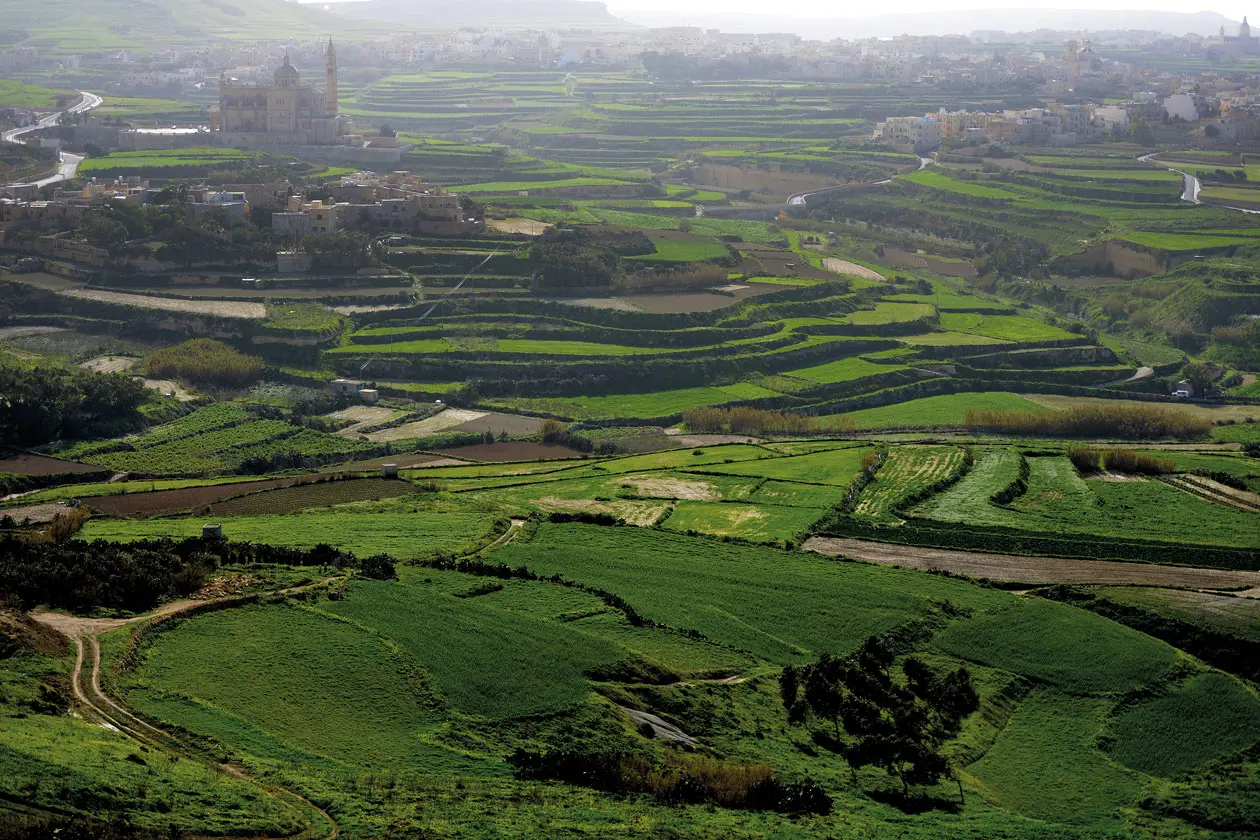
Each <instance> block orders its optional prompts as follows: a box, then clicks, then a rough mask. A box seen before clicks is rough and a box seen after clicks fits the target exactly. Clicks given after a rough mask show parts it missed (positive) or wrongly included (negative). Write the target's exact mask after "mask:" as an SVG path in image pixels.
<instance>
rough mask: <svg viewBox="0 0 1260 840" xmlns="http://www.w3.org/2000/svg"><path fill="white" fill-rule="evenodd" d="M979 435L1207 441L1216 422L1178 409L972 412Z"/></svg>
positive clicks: (1111, 407) (1092, 407)
mask: <svg viewBox="0 0 1260 840" xmlns="http://www.w3.org/2000/svg"><path fill="white" fill-rule="evenodd" d="M965 425H966V426H967V428H969V429H975V430H977V431H985V432H996V433H999V434H1008V435H1040V436H1046V437H1102V438H1106V437H1112V438H1122V439H1125V440H1151V439H1159V438H1177V439H1179V440H1193V439H1196V438H1204V437H1207V436H1208V434H1209V433H1210V432H1211V431H1212V422H1211V421H1210V420H1203V419H1200V418H1198V417H1195V416H1193V415H1191V414H1188V413H1187V412H1185V411H1180V410H1178V409H1167V408H1156V407H1154V406H1126V405H1078V406H1073V407H1072V408H1069V409H1067V410H1066V411H1046V412H1032V411H982V410H972V411H968V412H967V415H966V420H965Z"/></svg>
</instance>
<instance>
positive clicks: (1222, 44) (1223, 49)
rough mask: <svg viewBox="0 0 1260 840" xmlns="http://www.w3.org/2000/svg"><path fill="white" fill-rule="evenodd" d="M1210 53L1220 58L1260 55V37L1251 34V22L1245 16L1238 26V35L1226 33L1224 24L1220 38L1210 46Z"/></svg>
mask: <svg viewBox="0 0 1260 840" xmlns="http://www.w3.org/2000/svg"><path fill="white" fill-rule="evenodd" d="M1208 54H1209V56H1211V55H1215V56H1216V57H1218V58H1221V57H1224V58H1239V57H1241V56H1248V55H1260V38H1256V37H1254V36H1253V35H1252V34H1251V24H1249V23H1247V18H1246V17H1245V16H1244V17H1243V19H1242V23H1241V24H1240V25H1239V27H1238V36H1237V37H1233V36H1230V35H1226V34H1225V27H1223V26H1222V27H1221V36H1220V39H1219V41H1218V42H1217V43H1216V44H1213V45H1211V46H1209V47H1208Z"/></svg>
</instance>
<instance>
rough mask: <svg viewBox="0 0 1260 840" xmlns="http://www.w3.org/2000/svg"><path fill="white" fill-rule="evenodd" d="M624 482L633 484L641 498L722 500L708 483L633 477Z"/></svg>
mask: <svg viewBox="0 0 1260 840" xmlns="http://www.w3.org/2000/svg"><path fill="white" fill-rule="evenodd" d="M622 482H623V483H624V484H633V485H634V487H635V489H636V490H637V491H638V492H639V495H640V496H657V497H660V498H663V499H691V500H693V501H697V502H712V501H717V500H718V499H720V498H722V494H721V493H719V492H718V491H717V490H716V489H714V487H713V485H712V484H710V483H709V482H707V481H688V480H687V479H683V478H662V477H660V476H651V475H632V476H626V477H625V478H623V479H622Z"/></svg>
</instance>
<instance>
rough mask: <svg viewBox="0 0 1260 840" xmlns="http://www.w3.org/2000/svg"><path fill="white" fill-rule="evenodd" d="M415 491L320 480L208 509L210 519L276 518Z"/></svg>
mask: <svg viewBox="0 0 1260 840" xmlns="http://www.w3.org/2000/svg"><path fill="white" fill-rule="evenodd" d="M417 492H419V490H418V488H417V487H416V486H415V485H414V484H412V483H411V482H409V481H400V480H398V479H396V478H395V479H386V478H362V479H349V480H346V481H322V482H319V483H317V484H303V485H300V486H297V487H286V488H283V489H280V490H269V491H267V492H265V493H251V494H249V495H248V496H241V497H240V498H237V499H231V500H229V501H226V502H219V503H217V504H213V505H211V506H210V510H209V513H208V515H210V516H280V515H283V514H286V513H297V512H298V511H302V510H310V509H311V508H322V507H329V506H330V505H344V504H350V503H351V502H374V501H379V500H381V499H393V498H396V497H398V496H410V495H412V494H414V493H417Z"/></svg>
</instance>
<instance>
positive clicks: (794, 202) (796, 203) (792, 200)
mask: <svg viewBox="0 0 1260 840" xmlns="http://www.w3.org/2000/svg"><path fill="white" fill-rule="evenodd" d="M935 163H936V160H935V159H933V158H930V157H924V156H922V155H920V156H919V169H927V168H928V167H929V166H932V165H934V164H935ZM891 183H892V179H891V178H885V179H884V180H882V181H872V182H870V183H867V184H843V185H841V186H838V187H826V188H824V189H821V190H813V191H812V192H804V193H797V194H796V195H794V196H791V197H789V198H788V200H787V204H786V206H788V207H804V206H805V205H806V204H809V200H810V199H811V198H813V197H814V196H818V195H827V194H828V193H833V192H843V191H845V190H852V189H856V188H858V187H878V186H879V185H881V184H891Z"/></svg>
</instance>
